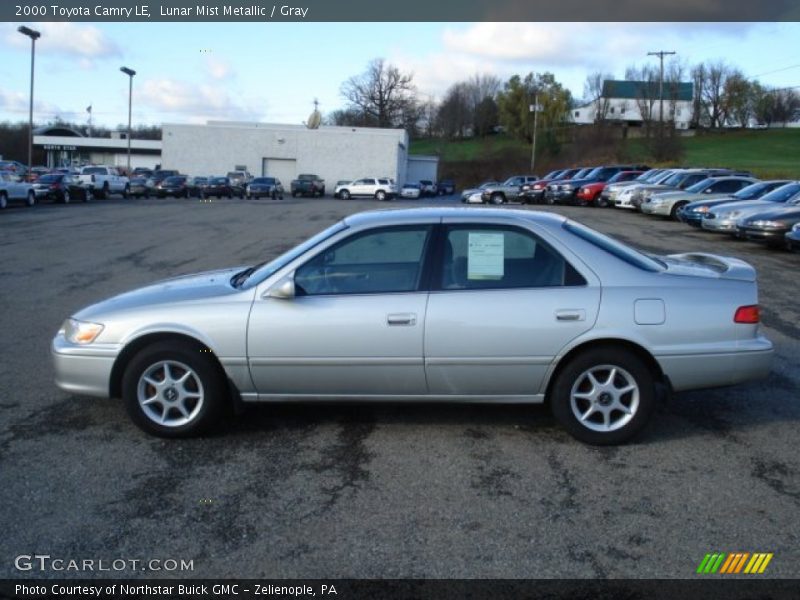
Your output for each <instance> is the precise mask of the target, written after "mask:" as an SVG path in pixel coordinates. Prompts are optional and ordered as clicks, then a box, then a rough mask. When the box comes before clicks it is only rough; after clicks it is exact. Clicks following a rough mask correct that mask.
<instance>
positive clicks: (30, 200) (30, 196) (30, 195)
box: [25, 190, 36, 206]
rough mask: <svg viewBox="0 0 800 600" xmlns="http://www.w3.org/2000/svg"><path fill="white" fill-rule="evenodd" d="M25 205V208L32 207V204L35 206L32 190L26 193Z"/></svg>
mask: <svg viewBox="0 0 800 600" xmlns="http://www.w3.org/2000/svg"><path fill="white" fill-rule="evenodd" d="M25 204H26V205H27V206H33V205H34V204H36V194H34V193H33V190H31V191H30V192H28V196H27V198H25Z"/></svg>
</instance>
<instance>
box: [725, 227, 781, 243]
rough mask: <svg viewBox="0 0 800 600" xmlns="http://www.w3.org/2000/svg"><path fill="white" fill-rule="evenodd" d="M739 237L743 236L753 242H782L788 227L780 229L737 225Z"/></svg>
mask: <svg viewBox="0 0 800 600" xmlns="http://www.w3.org/2000/svg"><path fill="white" fill-rule="evenodd" d="M736 230H737V233H738V234H739V237H743V238H745V239H748V240H750V241H753V242H766V243H768V244H782V243H783V240H784V238H785V237H786V234H787V233H788V232H789V229H788V228H782V229H760V228H755V227H737V228H736Z"/></svg>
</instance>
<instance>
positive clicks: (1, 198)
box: [0, 192, 8, 210]
mask: <svg viewBox="0 0 800 600" xmlns="http://www.w3.org/2000/svg"><path fill="white" fill-rule="evenodd" d="M7 206H8V195H7V194H6V193H5V192H0V210H2V209H4V208H6V207H7Z"/></svg>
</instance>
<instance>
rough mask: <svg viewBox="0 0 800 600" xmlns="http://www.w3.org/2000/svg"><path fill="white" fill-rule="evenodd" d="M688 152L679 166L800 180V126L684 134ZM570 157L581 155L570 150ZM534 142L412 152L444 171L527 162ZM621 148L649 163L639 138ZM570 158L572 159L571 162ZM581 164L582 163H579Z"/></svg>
mask: <svg viewBox="0 0 800 600" xmlns="http://www.w3.org/2000/svg"><path fill="white" fill-rule="evenodd" d="M682 142H683V148H684V155H683V158H682V159H681V160H680V161H678V163H679V164H681V165H687V166H689V165H697V166H720V167H731V168H735V169H745V170H749V171H752V172H753V173H754V174H755V175H757V176H760V177H765V178H767V177H792V178H797V179H800V128H798V129H766V130H746V131H726V132H724V133H709V134H701V135H696V136H693V137H686V138H682ZM570 150H571V152H569V154H570V156H576V155H578V156H579V155H580V153H579V152H576V150H578V148H574V147H573V148H571V149H570ZM530 152H531V147H530V144H525V143H523V142H520V141H519V140H515V139H512V138H510V137H508V136H505V135H494V136H490V137H487V138H485V139H468V140H453V141H447V140H437V139H424V140H414V141H413V142H412V144H411V153H412V154H437V155H439V156H440V157H441V163H442V165H441V166H442V168H440V172H442V171H446V170H447V166H448V164H450V163H463V162H467V161H475V162H477V163H481V162H484V161H489V162H495V161H497V160H507V161H509V162H515V163H518V164H519V163H521V164H525V162H526V161H528V162H529V161H530ZM619 152H620V154H621V155H624V156H625V157H626V161H628V162H649V163H650V164H653V161H652V160H650V159H648V157H647V153H646V149H645V145H644V144H643V143H642V140H640V139H630V140H627V141H624V142H620V148H619ZM570 162H571V161H570ZM578 163H580V161H578ZM547 166H548V167H551V166H552V167H554V168H557V167H560V166H567V165H562V164H559V160H558V157H556V158H554V159H552V160H550V161H548V162H547Z"/></svg>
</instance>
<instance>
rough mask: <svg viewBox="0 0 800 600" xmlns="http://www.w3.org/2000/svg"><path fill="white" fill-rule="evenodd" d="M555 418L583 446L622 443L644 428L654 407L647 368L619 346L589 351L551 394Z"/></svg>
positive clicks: (562, 375)
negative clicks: (582, 443) (583, 443)
mask: <svg viewBox="0 0 800 600" xmlns="http://www.w3.org/2000/svg"><path fill="white" fill-rule="evenodd" d="M550 403H551V409H552V411H553V415H554V416H555V418H556V419H557V420H558V421H559V422H560V423H561V425H562V426H563V427H564V428H565V429H566V430H567V431H568V432H569V433H570V435H572V436H573V437H575V438H576V439H578V440H580V441H582V442H585V443H587V444H593V445H598V446H607V445H613V444H621V443H624V442H626V441H628V440H629V439H631V438H632V437H633V436H635V435H636V434H637V433H639V431H641V430H642V428H643V427H644V426H645V425H646V424H647V422H648V421H649V419H650V416H651V415H652V413H653V409H654V408H655V383H654V379H653V374H652V372H651V371H650V369H649V368H648V366H647V365H646V364H645V363H644V362H643V361H642V360H641V359H640V358H639V357H638V356H636V355H635V354H634V353H632V352H630V351H628V350H626V349H624V348H611V347H605V348H594V349H591V350H588V351H585V352H582V353H580V354H578V355H577V356H575V357H574V358H573V359H572V360H571V361H570V362H569V363H568V364H567V365H566V367H565V368H564V369H563V370H562V371H561V372H560V373H559V374H558V376H557V378H556V380H555V382H554V385H553V388H552V391H551V398H550Z"/></svg>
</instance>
